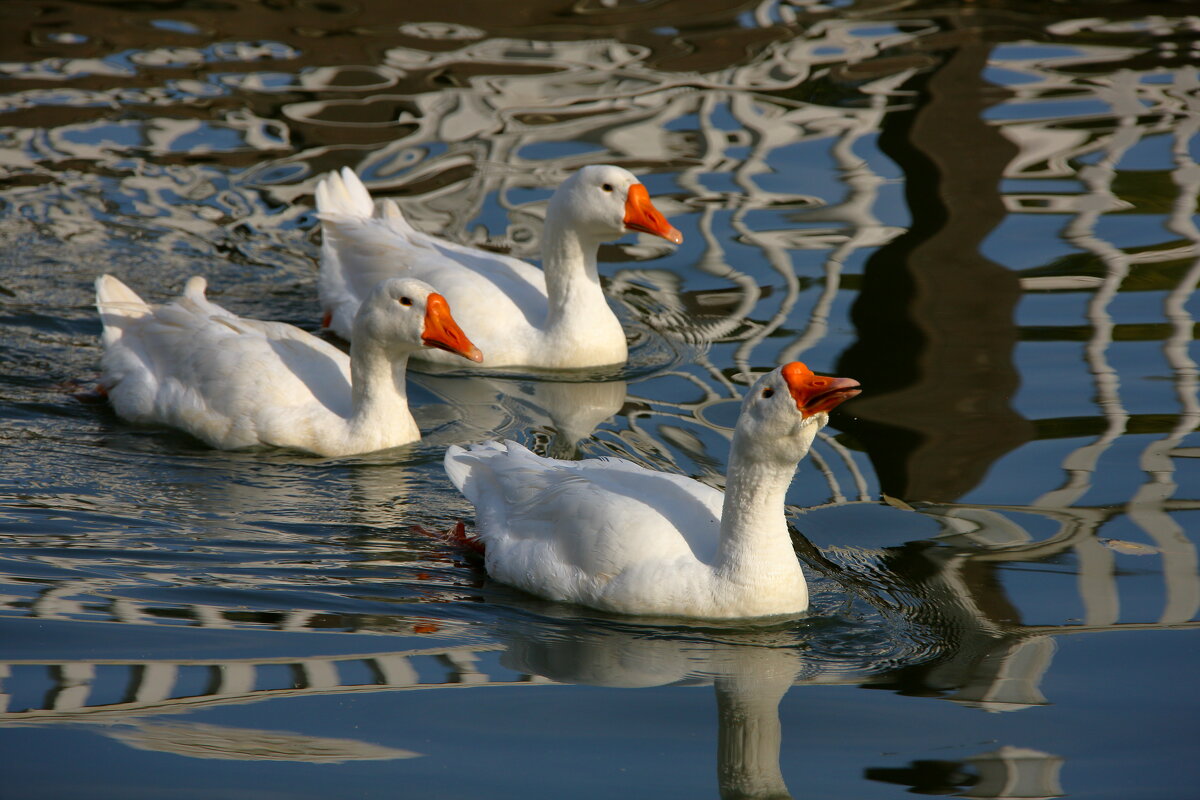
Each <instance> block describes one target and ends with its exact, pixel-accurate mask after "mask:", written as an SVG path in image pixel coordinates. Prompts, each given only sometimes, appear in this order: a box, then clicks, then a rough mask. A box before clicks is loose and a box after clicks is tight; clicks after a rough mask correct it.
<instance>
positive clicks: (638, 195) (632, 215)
mask: <svg viewBox="0 0 1200 800" xmlns="http://www.w3.org/2000/svg"><path fill="white" fill-rule="evenodd" d="M625 227H626V228H628V229H629V230H631V231H642V232H643V233H653V234H654V235H655V236H661V237H662V238H664V239H666V240H667V241H668V242H671V243H673V244H680V243H681V242H682V241H683V234H682V233H680V232H679V231H677V230H675V228H673V227H671V223H669V222H667V218H666V217H664V216H663V215H662V214H660V213H659V212H658V209H657V208H655V207H654V203H651V202H650V192H648V191H646V187H645V186H643V185H642V184H640V183H635V184H634V185H633V186H630V187H629V194H628V195H626V197H625Z"/></svg>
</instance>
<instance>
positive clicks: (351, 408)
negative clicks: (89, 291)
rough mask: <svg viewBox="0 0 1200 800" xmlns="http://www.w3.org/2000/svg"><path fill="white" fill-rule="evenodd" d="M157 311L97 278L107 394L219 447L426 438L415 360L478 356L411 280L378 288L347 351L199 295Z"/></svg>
mask: <svg viewBox="0 0 1200 800" xmlns="http://www.w3.org/2000/svg"><path fill="white" fill-rule="evenodd" d="M205 286H206V284H205V281H204V279H203V278H201V277H194V278H192V279H190V280H189V281H188V282H187V286H186V288H185V289H184V292H183V295H182V296H181V297H179V298H177V299H176V300H174V301H172V302H171V303H168V304H166V305H163V306H150V305H148V304H147V303H145V302H144V301H143V300H142V299H141V298H140V297H138V296H137V294H135V293H134V292H133V290H132V289H130V288H129V287H128V286H126V285H125V284H123V283H121V281H119V280H117V279H116V278H114V277H113V276H111V275H103V276H101V277H100V278H98V279H97V280H96V307H97V308H98V309H99V311H100V318H101V321H102V322H103V323H104V334H103V342H104V356H103V359H102V361H101V365H102V368H103V376H102V378H101V381H100V386H101V390H102V391H103V392H104V393H105V394H107V395H108V398H109V400H110V401H111V402H112V406H113V408H114V409H115V410H116V412H117V414H119V415H120V416H122V417H124V418H125V419H128V420H131V421H134V422H140V423H154V424H163V425H170V426H173V427H176V428H182V429H183V430H185V431H187V432H188V433H190V434H192V435H193V436H195V437H196V438H198V439H202V440H203V441H205V442H207V443H208V444H210V445H212V446H213V447H216V448H220V449H224V450H231V449H236V448H243V447H253V446H257V445H269V446H275V447H290V448H295V449H297V450H307V451H309V452H312V453H316V454H318V455H322V456H345V455H352V454H355V453H365V452H369V451H372V450H381V449H384V448H387V447H397V446H399V445H402V444H407V443H408V442H412V441H416V440H417V439H419V438H420V437H421V433H420V431H419V430H418V429H417V423H416V421H415V420H413V416H412V413H411V412H410V411H409V410H408V399H407V395H406V390H405V384H404V369H405V364H406V362H407V361H408V357H409V356H410V355H411V354H412V353H413V352H415V351H417V350H419V349H421V347H422V345H424V346H427V347H440V348H444V349H446V350H449V351H450V352H452V353H457V354H458V355H459V356H461V357H464V358H469V359H471V360H472V361H480V360H482V355H481V354H480V352H479V349H478V348H477V347H475V346H474V345H473V344H471V342H470V341H469V340H468V339H467V337H466V336H465V335H464V334H463V332H462V331H461V330H460V329H459V327H458V325H457V324H455V322H454V318H453V317H451V316H450V308H449V306H448V305H447V304H446V301H445V299H444V298H443V297H442V296H441V295H439V294H437V293H435V292H434V291H433V289H432V288H431V287H430V286H429V285H428V284H426V283H423V282H421V281H418V280H414V279H412V278H394V279H392V280H388V281H383V282H381V283H380V284H379V286H377V287H376V288H375V289H374V290H372V291H371V293H370V294H368V295H367V298H366V300H365V301H364V302H363V304H362V308H361V309H360V310H359V312H358V315H357V316H356V317H355V319H354V343H353V345H351V348H350V356H349V357H347V356H346V354H345V353H343V352H342V351H340V350H338V349H337V348H336V347H333V346H332V345H330V344H329V343H327V342H324V341H322V340H321V339H319V338H317V337H316V336H313V335H312V334H310V333H306V332H305V331H303V330H301V329H299V328H297V327H295V326H293V325H288V324H286V323H282V322H259V321H257V320H249V319H242V318H241V317H238V316H236V315H235V314H232V313H230V312H229V311H226V310H225V309H223V308H221V307H220V306H218V305H216V304H215V303H212V302H209V300H208V299H207V298H206V297H205V296H204V289H205Z"/></svg>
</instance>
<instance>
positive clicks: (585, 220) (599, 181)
mask: <svg viewBox="0 0 1200 800" xmlns="http://www.w3.org/2000/svg"><path fill="white" fill-rule="evenodd" d="M551 217H553V218H555V219H556V220H561V221H562V222H563V223H564V224H566V225H567V226H568V227H571V228H574V229H575V230H577V231H579V232H580V233H581V234H584V235H587V236H588V237H589V238H593V239H595V240H596V241H597V242H607V241H612V240H613V239H619V238H621V237H622V236H624V235H625V234H627V233H629V232H630V231H641V232H642V233H652V234H654V235H655V236H661V237H662V238H664V239H666V240H667V241H668V242H673V243H674V244H679V243H680V242H682V241H683V234H681V233H680V232H679V231H678V230H676V229H675V228H674V227H672V226H671V223H669V222H667V220H666V218H665V217H664V216H663V215H662V214H661V213H659V211H658V209H657V208H655V207H654V203H652V202H650V193H649V192H648V191H647V190H646V187H645V186H643V185H642V183H641V182H640V181H639V180H638V179H637V177H636V176H635V175H634V174H633V173H632V172H630V171H629V170H626V169H622V168H621V167H613V166H603V165H600V166H595V165H594V166H590V167H584V168H583V169H581V170H579V171H577V172H576V173H574V174H573V175H572V176H571V177H570V178H567V180H566V181H564V182H563V183H562V185H561V186H559V188H558V190H557V191H556V192H555V193H554V196H553V197H551V198H550V208H549V210H548V212H547V220H549V219H550V218H551Z"/></svg>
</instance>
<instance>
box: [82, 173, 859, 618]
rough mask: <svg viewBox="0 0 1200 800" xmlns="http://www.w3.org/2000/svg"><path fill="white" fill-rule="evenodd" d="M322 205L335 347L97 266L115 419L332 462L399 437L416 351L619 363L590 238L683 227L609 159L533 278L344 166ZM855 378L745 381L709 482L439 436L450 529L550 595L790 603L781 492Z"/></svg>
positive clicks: (665, 612)
mask: <svg viewBox="0 0 1200 800" xmlns="http://www.w3.org/2000/svg"><path fill="white" fill-rule="evenodd" d="M316 201H317V210H318V215H319V217H320V219H321V223H322V233H323V242H322V254H321V257H322V266H321V272H320V277H319V281H318V287H319V291H320V295H321V302H322V304H323V305H324V308H325V325H326V327H329V328H331V329H332V330H333V331H334V332H335V333H337V334H339V335H340V336H342V337H343V338H345V339H348V340H349V341H350V355H349V357H347V356H346V355H345V354H344V353H343V352H342V351H341V350H339V349H337V348H336V347H333V346H332V345H330V344H329V343H327V342H325V341H323V340H322V339H320V338H318V337H316V336H313V335H312V334H310V333H307V332H305V331H303V330H301V329H299V328H297V327H295V326H292V325H288V324H285V323H280V322H261V321H257V320H249V319H244V318H242V317H238V316H236V315H234V314H231V313H230V312H228V311H226V310H225V309H223V308H221V307H220V306H218V305H216V304H214V303H212V302H210V301H209V300H208V299H207V298H206V297H205V281H204V279H203V278H201V277H193V278H192V279H190V280H189V281H188V283H187V285H186V287H185V289H184V292H183V295H182V296H181V297H179V298H178V299H176V300H174V301H172V302H170V303H168V304H166V305H162V306H157V307H155V306H150V305H148V304H146V303H145V302H144V301H142V299H141V298H140V297H138V295H137V294H135V293H134V292H133V291H132V290H131V289H129V288H128V287H127V286H125V284H123V283H121V282H120V281H119V280H117V279H116V278H115V277H112V276H111V275H104V276H102V277H100V278H99V279H97V281H96V294H97V307H98V309H99V311H100V317H101V320H102V322H103V325H104V332H103V343H104V356H103V360H102V368H103V376H102V378H101V381H100V386H101V389H102V390H103V391H104V393H105V394H107V396H108V398H109V400H110V402H111V403H112V406H113V408H114V409H115V410H116V412H117V413H118V414H119V415H120V416H122V417H124V418H126V419H129V420H132V421H135V422H141V423H155V424H166V425H170V426H174V427H177V428H181V429H183V430H185V431H187V432H188V433H190V434H192V435H194V436H196V437H197V438H199V439H202V440H203V441H205V442H207V443H208V444H210V445H212V446H213V447H216V448H221V449H235V448H243V447H253V446H260V445H267V446H277V447H289V448H295V449H299V450H306V451H309V452H313V453H316V454H319V455H324V456H345V455H351V454H355V453H363V452H369V451H372V450H379V449H384V448H390V447H396V446H399V445H402V444H407V443H409V442H412V441H415V440H417V439H418V438H420V432H419V430H418V429H417V425H416V422H415V420H414V419H413V417H412V414H411V412H410V411H409V408H408V401H407V397H406V391H405V380H404V373H405V369H406V366H407V362H408V360H409V359H410V358H415V359H420V360H424V361H428V362H436V363H443V364H454V363H462V362H461V361H460V359H468V360H470V361H474V362H480V363H484V364H486V365H487V366H489V367H502V366H524V367H539V368H544V369H564V368H572V367H593V366H608V365H612V364H619V363H622V362H624V361H625V360H626V357H627V349H626V342H625V335H624V332H623V330H622V328H621V324H620V322H619V321H618V320H617V318H616V316H615V315H614V314H613V312H612V309H611V308H610V307H609V306H608V302H607V300H606V299H605V297H604V293H603V291H602V289H601V287H600V280H599V276H598V274H597V270H596V254H597V251H598V249H599V245H600V244H601V243H602V242H604V241H609V240H612V239H616V238H619V237H620V236H622V235H624V234H625V233H626V232H628V231H643V232H647V233H651V234H655V235H657V236H661V237H663V238H664V239H667V240H668V241H671V242H673V243H675V244H678V243H680V242H681V241H682V239H683V237H682V235H681V234H680V233H679V231H677V230H676V229H675V228H673V227H672V226H671V225H670V224H669V223H668V222H667V221H666V219H664V218H663V216H662V214H660V213H659V212H658V211H657V209H655V207H654V205H653V203H652V202H651V201H650V197H649V194H648V192H647V190H646V187H645V186H643V185H642V184H641V183H639V182H638V180H637V178H636V177H635V176H634V175H632V174H631V173H629V172H628V171H626V170H624V169H621V168H619V167H613V166H591V167H585V168H584V169H582V170H579V171H578V172H576V173H575V174H574V175H572V176H571V177H570V178H569V179H568V180H566V181H565V182H564V183H563V184H562V185H561V186H560V187H559V188H558V190H557V191H555V193H554V195H553V197H552V198H551V200H550V205H549V209H548V211H547V214H546V223H545V233H544V236H543V242H544V252H543V263H544V271H543V270H541V269H538V268H536V267H534V266H532V265H530V264H527V263H525V262H522V261H519V260H517V259H513V258H508V257H506V256H501V255H496V254H493V253H488V252H485V251H481V250H478V249H475V248H471V247H465V246H462V245H458V244H454V243H452V242H448V241H446V240H443V239H439V238H436V237H433V236H429V235H426V234H424V233H421V232H419V231H417V230H415V229H414V228H413V227H412V226H410V225H409V224H408V222H407V221H406V220H405V219H404V217H403V215H402V214H401V212H400V209H399V207H398V206H396V204H395V203H394V202H393V201H390V200H388V201H384V202H383V203H382V204H380V205H379V206H378V207H376V204H375V202H374V200H373V199H372V198H371V195H370V193H369V192H368V191H367V189H366V187H365V186H364V185H363V184H362V182H361V181H360V180H359V179H358V177H357V176H356V175H355V174H354V173H353V172H352V171H351V170H349V169H344V170H342V172H341V174H340V176H339V175H338V174H333V175H330V176H328V177H326V178H325V179H324V180H322V181H321V183H320V184H319V185H318V187H317V190H316ZM435 286H436V287H437V291H435V289H434V288H433V287H435ZM439 292H440V293H439ZM451 309H453V311H454V313H455V314H456V315H458V318H459V319H461V320H463V323H464V327H465V328H466V330H467V331H468V332H469V336H468V334H467V333H464V330H463V328H460V327H459V325H458V323H457V322H456V320H455V318H454V316H452V315H451ZM477 345H480V346H482V348H483V349H482V352H481V350H480V347H479V346H477ZM485 359H486V361H485ZM857 387H858V383H857V382H856V381H853V380H850V379H847V378H828V377H818V376H816V375H814V374H813V373H812V372H811V371H810V370H809V369H808V368H807V367H806V366H804V365H803V364H801V363H800V362H793V363H791V364H787V365H786V366H783V367H780V368H778V369H775V370H774V371H772V372H769V373H767V374H766V375H764V376H762V377H761V378H759V380H758V381H757V382H756V383H755V384H754V386H753V387H752V388H751V389H750V391H749V393H748V394H747V395H746V398H745V400H744V402H743V404H742V409H741V414H740V416H739V418H738V422H737V426H736V429H735V431H734V436H733V442H732V450H731V453H730V458H729V474H728V482H727V487H726V491H725V492H724V493H723V494H722V493H721V492H720V491H718V490H715V489H712V488H710V487H708V486H705V485H704V484H701V483H699V482H697V481H695V480H692V479H689V478H685V477H682V476H679V475H670V474H666V473H660V472H653V471H651V470H647V469H645V468H643V467H640V466H638V465H636V464H633V463H631V462H628V461H623V460H620V459H608V458H601V459H588V460H585V461H579V462H575V461H560V460H555V459H547V458H542V457H540V456H537V455H535V454H534V453H532V452H530V451H529V450H527V449H526V448H524V447H522V446H521V445H519V444H517V443H515V442H505V443H503V444H501V443H499V442H489V443H485V444H480V445H475V446H472V447H470V448H462V447H458V446H451V447H450V448H448V449H447V452H446V458H445V467H446V472H447V474H448V475H449V477H450V480H451V481H452V482H453V483H454V485H455V486H456V487H457V488H458V489H459V490H460V491H461V492H462V493H463V494H464V495H465V496H466V497H467V498H468V499H469V500H470V501H471V502H472V503H473V504H474V506H475V509H476V532H475V534H474V535H473V537H471V538H470V539H469V540H465V539H464V540H463V541H464V542H467V543H470V544H472V545H473V546H476V547H478V548H479V549H482V550H483V551H484V560H485V567H486V569H487V571H488V573H489V574H490V575H492V577H494V578H496V579H497V580H500V581H502V582H505V583H508V584H511V585H513V586H516V587H518V588H520V589H523V590H525V591H528V592H530V593H532V594H535V595H539V596H541V597H544V598H547V599H551V600H558V601H564V602H571V603H578V604H581V605H586V606H590V607H593V608H598V609H602V610H606V611H612V612H617V613H625V614H639V615H654V616H672V617H694V618H707V619H736V618H750V617H767V616H776V615H784V614H795V613H799V612H802V611H804V610H806V609H807V607H808V588H807V585H806V582H805V580H804V575H803V573H802V572H801V569H800V564H799V562H798V561H797V559H796V556H795V553H794V551H793V549H792V544H791V538H790V536H789V534H788V529H787V522H786V519H785V517H784V498H785V495H786V493H787V489H788V486H789V484H790V483H791V480H792V476H793V474H794V473H795V470H796V466H797V464H798V463H799V462H800V460H801V459H803V458H804V456H805V455H806V454H807V453H808V450H809V448H810V447H811V445H812V442H813V439H814V437H815V436H816V434H817V431H818V430H820V428H821V427H823V426H824V425H825V424H826V423H827V422H828V420H829V417H828V413H827V412H828V411H829V410H830V409H832V408H833V407H835V406H837V405H838V404H839V403H841V402H842V401H844V400H846V399H848V398H850V397H853V396H854V395H856V394H858V392H859V389H858V388H857Z"/></svg>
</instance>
